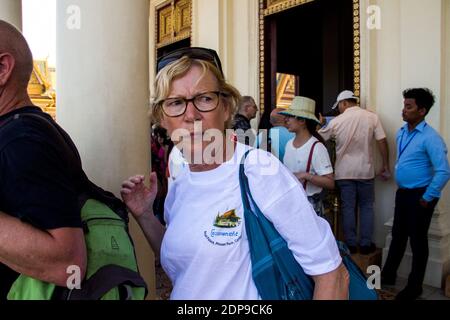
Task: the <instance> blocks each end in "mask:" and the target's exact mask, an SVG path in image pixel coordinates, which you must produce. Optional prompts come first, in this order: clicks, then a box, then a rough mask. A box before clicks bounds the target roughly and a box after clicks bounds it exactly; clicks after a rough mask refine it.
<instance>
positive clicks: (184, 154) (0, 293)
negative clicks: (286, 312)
mask: <svg viewBox="0 0 450 320" xmlns="http://www.w3.org/2000/svg"><path fill="white" fill-rule="evenodd" d="M0 39H1V41H0V128H1V127H4V126H5V123H8V127H7V133H5V134H4V135H3V133H4V132H2V136H1V140H0V141H2V144H1V148H0V176H1V177H2V179H1V180H0V211H1V212H0V300H3V299H5V298H6V295H7V293H8V291H9V288H10V287H11V285H12V283H13V282H14V281H15V279H17V277H18V276H19V275H20V274H25V275H28V276H32V277H34V278H35V279H38V280H42V281H46V282H49V283H54V284H56V285H59V286H64V285H66V283H67V278H68V274H67V273H66V269H67V266H70V265H78V266H80V268H81V275H82V276H84V272H85V269H86V264H87V262H86V248H85V243H84V237H83V229H82V224H81V221H80V216H79V208H78V206H77V203H76V199H77V190H78V187H79V186H78V185H77V182H76V180H74V179H73V177H74V176H76V175H77V172H74V170H73V169H74V168H72V167H71V166H70V165H67V164H68V163H70V161H69V160H67V161H63V162H61V159H65V158H64V155H65V150H62V147H61V145H59V141H58V139H52V138H51V137H49V134H48V132H47V131H46V130H45V128H42V127H40V126H39V125H38V124H36V123H35V122H33V121H30V120H29V119H28V120H27V119H25V118H24V119H22V118H21V120H20V121H14V122H13V123H12V125H11V122H10V121H9V120H10V119H13V118H14V119H16V118H18V115H20V114H22V113H30V112H34V113H39V114H40V113H42V111H41V110H40V109H39V108H37V107H35V106H33V104H32V102H31V100H30V98H29V96H28V94H27V84H28V81H29V79H30V76H31V71H32V55H31V52H30V50H29V47H28V45H27V43H26V41H25V39H24V38H23V36H22V35H21V33H20V32H19V31H17V29H15V28H14V27H13V26H11V25H10V24H8V23H6V22H3V21H0ZM153 93H154V95H153V98H152V103H151V119H152V121H153V122H154V124H155V127H154V130H153V135H152V141H151V151H152V161H153V172H152V173H151V174H150V177H149V179H148V181H147V179H146V177H145V176H142V175H135V176H132V177H129V178H127V179H126V180H124V182H123V183H122V187H121V196H122V199H123V202H124V203H125V204H126V206H127V208H128V210H129V212H130V213H131V214H132V215H133V216H134V218H135V219H136V221H137V222H138V224H139V226H140V227H141V228H142V231H143V232H144V235H145V237H146V239H147V240H148V243H149V244H150V246H151V247H152V249H153V251H154V253H155V256H156V257H157V259H159V258H160V261H161V265H162V266H163V268H164V270H165V271H166V273H167V275H168V276H169V277H170V279H171V282H172V284H173V290H172V293H171V298H172V299H186V300H192V299H226V300H228V299H259V298H260V295H259V293H258V289H257V288H256V286H255V283H254V281H253V278H252V263H251V252H250V249H249V242H248V237H247V233H246V227H245V216H244V213H243V204H242V197H241V189H240V182H239V168H240V165H241V163H242V164H243V166H244V172H245V175H246V176H247V178H248V183H249V187H250V190H251V194H252V197H253V198H254V201H255V203H256V204H257V205H258V207H259V208H260V209H261V211H262V212H263V214H264V215H265V216H266V217H267V218H268V219H269V220H270V221H271V222H272V223H273V225H274V226H275V228H276V229H277V231H278V232H279V233H280V234H281V236H282V237H283V239H285V241H286V242H287V244H288V247H289V249H290V250H291V251H292V253H293V255H294V257H295V259H296V261H297V262H298V263H299V264H300V265H301V266H302V268H303V270H304V271H305V273H306V274H308V275H309V276H311V278H312V279H313V281H314V299H347V298H348V290H349V274H348V271H347V270H346V268H345V266H344V265H343V263H342V258H341V256H340V253H339V249H338V247H337V244H336V239H335V236H334V235H333V233H332V230H331V227H330V224H329V223H328V222H327V221H326V220H325V219H323V212H324V208H323V203H322V196H321V194H322V192H323V190H324V189H333V188H335V187H338V188H339V190H340V198H341V201H342V217H343V225H344V236H345V241H346V243H347V245H348V247H349V249H350V251H351V252H353V253H354V252H357V250H358V246H359V252H360V253H362V254H368V253H371V252H373V250H374V244H373V243H372V233H373V215H374V209H373V206H374V184H375V180H374V179H375V176H376V173H375V165H374V151H373V150H372V149H373V148H372V144H373V141H376V144H377V145H378V149H379V151H380V154H381V157H382V160H383V164H382V168H381V170H380V172H379V173H378V174H379V175H380V176H381V177H383V178H384V179H388V178H389V177H390V175H391V172H390V166H389V156H388V155H389V152H388V145H387V140H386V135H385V132H384V130H383V127H382V125H381V122H380V120H379V118H378V116H377V115H376V114H375V113H373V112H370V111H367V110H365V109H362V108H361V107H360V106H359V105H358V98H357V97H356V96H354V95H353V93H352V92H350V91H344V92H342V93H341V94H339V96H338V98H337V101H336V104H335V106H334V108H337V109H338V110H339V113H340V115H339V116H337V117H335V118H334V119H333V120H331V121H330V122H329V123H325V121H323V118H322V117H320V116H319V117H317V114H316V105H315V101H314V100H313V99H311V97H301V96H298V97H295V99H294V100H293V102H292V104H291V105H290V106H289V108H287V109H282V110H281V109H274V110H273V111H272V113H271V123H272V125H273V127H272V128H271V129H270V131H269V132H268V133H265V136H266V137H269V139H268V143H266V146H267V145H269V146H270V150H272V151H273V154H272V153H270V152H265V151H264V150H262V149H261V148H258V146H260V144H261V141H262V140H264V134H263V133H260V134H257V133H256V130H252V131H251V134H247V133H246V132H245V131H248V130H249V129H251V125H250V124H251V122H250V120H252V119H253V118H255V116H256V114H257V111H258V108H257V104H256V103H255V100H254V99H253V98H251V97H242V96H241V95H240V93H239V92H238V90H237V89H236V88H235V87H233V86H232V85H231V84H230V83H228V82H227V81H226V78H225V75H224V73H223V70H222V66H221V62H220V59H219V57H218V55H217V53H216V52H215V51H214V50H211V49H206V48H183V49H179V50H176V51H174V52H171V53H169V54H168V55H165V56H163V57H161V58H160V59H159V60H158V63H157V77H156V80H155V84H154V91H153ZM403 94H404V107H403V120H404V121H405V122H406V124H405V126H404V127H402V128H401V129H400V130H399V132H398V134H397V148H396V150H397V161H396V166H395V176H396V181H397V184H398V186H399V188H398V191H397V194H396V200H395V205H396V207H395V214H394V227H393V232H392V236H393V240H392V243H391V248H390V250H389V256H388V258H387V261H386V265H385V267H384V269H383V273H382V281H383V282H384V283H394V282H395V280H396V274H397V269H398V266H399V263H400V261H401V258H402V256H403V254H404V251H405V247H406V243H407V240H408V238H409V239H410V242H411V247H412V251H413V257H414V258H413V266H412V271H411V274H410V277H409V279H408V285H407V287H406V288H405V289H404V290H403V291H401V292H400V294H399V295H398V298H399V299H400V298H402V299H414V298H417V296H418V295H420V292H421V290H422V282H423V278H424V273H425V267H426V263H427V259H428V242H427V241H428V239H427V231H428V228H429V224H430V221H431V216H432V214H433V210H434V208H435V206H436V204H437V202H438V201H439V198H440V196H441V191H442V189H443V188H444V186H445V184H446V183H447V181H448V180H449V178H450V169H449V165H448V158H447V149H446V146H445V143H444V141H443V139H442V138H441V137H440V136H439V134H438V133H437V132H436V131H435V130H434V129H433V128H432V127H431V126H430V125H429V124H427V123H426V121H425V117H426V115H427V114H428V112H429V110H430V108H431V107H432V106H433V104H434V97H433V94H432V93H431V91H430V90H428V89H421V88H419V89H410V90H406V91H405V92H404V93H403ZM233 119H234V120H235V121H233ZM198 124H201V125H200V126H198ZM231 127H234V129H235V132H236V133H235V134H234V135H231V136H229V135H228V134H227V129H228V128H231ZM199 128H200V129H199ZM241 134H243V138H242V136H241ZM168 137H171V138H172V142H169V141H168ZM205 137H208V138H205ZM211 137H212V138H211ZM329 139H333V140H334V141H335V143H336V161H335V163H334V164H333V163H332V162H331V160H330V156H329V154H328V151H327V149H326V148H325V147H324V144H323V143H324V141H325V140H329ZM172 143H173V144H175V145H176V146H177V147H176V148H173V150H172V152H171V151H170V149H171V148H172V147H171V146H172V145H171V144H172ZM180 145H182V148H178V146H180ZM251 146H256V148H253V147H251ZM49 150H50V151H49ZM206 151H208V152H206ZM247 153H248V156H247V157H246V156H245V155H246V154H247ZM197 154H200V155H201V157H200V158H198V157H197V156H196V155H197ZM30 159H32V160H33V161H29V160H30ZM187 159H191V160H192V159H194V161H190V160H187ZM217 159H221V160H220V161H218V160H217ZM80 165H81V164H80ZM36 166H37V167H38V169H36ZM267 168H270V170H268V169H267ZM166 178H168V179H169V180H167V179H166ZM357 207H358V208H359V216H360V230H359V235H360V238H359V239H357V234H358V233H357V232H356V223H355V212H356V209H357ZM211 283H214V285H211Z"/></svg>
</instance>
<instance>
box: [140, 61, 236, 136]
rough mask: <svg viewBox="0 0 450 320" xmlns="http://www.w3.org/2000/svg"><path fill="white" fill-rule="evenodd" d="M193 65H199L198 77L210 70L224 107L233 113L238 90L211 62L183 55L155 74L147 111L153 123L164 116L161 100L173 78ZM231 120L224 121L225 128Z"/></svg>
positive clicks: (168, 89) (178, 76) (166, 93)
mask: <svg viewBox="0 0 450 320" xmlns="http://www.w3.org/2000/svg"><path fill="white" fill-rule="evenodd" d="M193 66H199V67H201V69H202V76H201V78H200V79H202V78H203V77H204V76H205V74H206V72H207V71H208V70H209V71H211V72H212V74H213V75H214V77H215V78H216V79H217V82H218V85H219V91H220V92H221V93H222V95H221V98H222V99H224V100H225V102H226V107H227V108H228V109H229V113H230V117H232V116H233V115H234V114H235V112H236V108H237V105H238V103H239V100H240V99H241V95H240V93H239V91H238V90H237V89H236V88H235V87H233V86H232V85H230V84H228V83H227V82H226V80H225V78H224V77H223V75H222V73H221V72H220V71H219V70H218V68H217V67H216V66H215V65H213V64H212V63H210V62H208V61H205V60H200V59H192V58H189V57H187V56H184V57H182V58H180V59H178V60H176V61H175V62H173V63H171V64H169V65H167V66H165V67H164V68H163V69H161V71H160V72H159V73H158V75H157V76H156V80H155V85H154V96H153V98H152V100H151V102H150V113H149V115H150V117H151V120H152V122H153V123H156V124H159V123H160V122H161V119H162V118H163V116H164V113H163V111H162V107H161V102H162V101H163V100H164V99H167V98H168V96H169V94H170V89H171V85H172V82H173V81H174V80H175V79H177V78H180V77H182V76H184V75H185V74H186V73H187V72H188V71H189V70H190V69H191V68H192V67H193ZM231 120H232V119H229V120H228V121H227V122H226V123H225V128H230V126H231Z"/></svg>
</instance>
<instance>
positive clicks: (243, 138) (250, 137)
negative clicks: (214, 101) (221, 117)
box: [233, 113, 256, 146]
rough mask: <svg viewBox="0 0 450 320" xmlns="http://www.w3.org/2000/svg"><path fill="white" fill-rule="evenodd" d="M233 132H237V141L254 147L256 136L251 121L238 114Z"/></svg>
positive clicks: (234, 121) (235, 117)
mask: <svg viewBox="0 0 450 320" xmlns="http://www.w3.org/2000/svg"><path fill="white" fill-rule="evenodd" d="M233 130H235V131H236V136H237V140H238V141H239V142H240V143H243V144H246V145H250V146H253V145H254V143H255V139H256V135H255V132H254V131H253V130H252V126H251V125H250V120H249V119H247V118H246V117H245V116H243V115H242V114H239V113H238V114H236V115H235V116H234V120H233Z"/></svg>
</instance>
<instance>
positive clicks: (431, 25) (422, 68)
mask: <svg viewBox="0 0 450 320" xmlns="http://www.w3.org/2000/svg"><path fill="white" fill-rule="evenodd" d="M447 1H448V0H432V1H428V2H426V3H425V2H423V1H420V0H400V1H399V2H398V4H399V6H400V8H399V9H400V10H399V15H400V19H399V21H400V23H399V27H400V28H399V32H400V33H399V35H400V43H399V45H400V52H401V53H400V60H399V62H400V65H399V67H400V69H399V71H400V84H401V89H402V90H403V89H406V88H411V87H428V88H430V89H431V90H432V91H433V92H434V94H435V95H436V104H435V105H434V107H433V108H432V109H431V111H430V114H429V115H428V116H427V119H426V120H427V122H428V123H429V124H430V125H431V126H432V127H433V128H435V129H436V130H437V131H438V132H440V134H441V135H442V136H443V138H444V139H445V140H446V142H447V145H448V137H446V130H447V128H446V126H447V125H448V124H447V122H445V121H442V120H443V118H445V117H448V116H447V115H448V110H446V108H448V105H446V104H445V101H446V95H448V93H447V92H446V91H447V90H448V89H447V88H448V87H446V85H445V82H446V80H445V66H446V64H448V57H447V55H448V53H446V52H448V51H447V50H448V44H446V41H448V40H447V39H446V37H445V36H443V35H444V34H445V32H446V24H447V25H448V21H446V20H447V19H448V15H447V16H446V15H445V14H443V12H444V10H443V9H445V8H447V9H448V2H447ZM419 17H420V19H419ZM418 19H419V20H420V23H417V21H419V20H418ZM419 43H420V45H418V44H419ZM446 46H447V48H446ZM447 81H448V80H447ZM399 102H401V101H399ZM400 109H401V108H400V107H399V108H398V112H400ZM448 188H449V187H448V186H447V188H446V189H445V190H444V192H443V195H442V197H441V200H440V203H439V204H438V206H437V208H436V210H435V213H434V216H433V219H432V221H431V226H430V229H429V234H428V235H429V248H430V254H429V258H428V265H427V271H426V275H425V280H424V283H425V284H427V285H430V286H433V287H438V288H441V287H442V286H443V282H444V278H445V276H446V275H447V274H448V272H449V271H450V212H449V205H448V204H449V200H448ZM392 224H393V219H391V220H389V221H388V222H387V223H386V224H385V226H386V227H387V228H388V231H389V233H388V235H387V237H386V246H385V248H384V250H383V263H384V261H385V260H386V257H387V253H388V249H389V245H390V243H391V239H392V236H391V230H392ZM411 262H412V253H411V249H410V247H409V246H408V249H407V251H406V254H405V256H404V259H403V261H402V264H401V265H400V268H399V270H398V274H399V276H402V277H407V276H408V274H409V272H410V270H411Z"/></svg>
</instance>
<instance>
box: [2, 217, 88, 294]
mask: <svg viewBox="0 0 450 320" xmlns="http://www.w3.org/2000/svg"><path fill="white" fill-rule="evenodd" d="M0 262H1V263H3V264H5V265H7V266H8V267H10V268H11V269H13V270H14V271H16V272H18V273H23V274H25V275H27V276H30V277H32V278H35V279H39V280H42V281H45V282H49V283H54V284H56V285H59V286H66V285H67V278H68V277H69V276H70V275H71V274H68V273H67V267H69V266H78V267H80V271H81V279H83V278H84V275H85V271H86V247H85V244H84V235H83V230H82V229H79V228H60V229H55V230H47V231H41V230H38V229H36V228H34V227H32V226H31V225H29V224H27V223H24V222H22V221H20V220H19V219H17V218H14V217H12V216H9V215H7V214H5V213H2V212H0Z"/></svg>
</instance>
